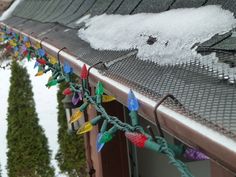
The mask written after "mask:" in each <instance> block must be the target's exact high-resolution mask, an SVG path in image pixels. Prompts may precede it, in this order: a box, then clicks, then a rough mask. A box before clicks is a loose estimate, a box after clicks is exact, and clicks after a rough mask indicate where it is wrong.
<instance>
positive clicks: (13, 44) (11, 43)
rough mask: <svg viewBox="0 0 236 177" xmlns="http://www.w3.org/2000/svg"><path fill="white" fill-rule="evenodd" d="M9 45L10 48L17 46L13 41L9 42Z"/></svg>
mask: <svg viewBox="0 0 236 177" xmlns="http://www.w3.org/2000/svg"><path fill="white" fill-rule="evenodd" d="M9 44H10V46H13V47H15V46H17V44H16V43H15V42H14V41H13V40H10V41H9Z"/></svg>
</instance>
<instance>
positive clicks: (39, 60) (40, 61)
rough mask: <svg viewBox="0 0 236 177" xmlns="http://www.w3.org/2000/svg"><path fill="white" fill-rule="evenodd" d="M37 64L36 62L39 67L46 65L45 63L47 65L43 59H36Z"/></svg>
mask: <svg viewBox="0 0 236 177" xmlns="http://www.w3.org/2000/svg"><path fill="white" fill-rule="evenodd" d="M37 62H38V63H39V64H41V65H46V63H47V61H46V60H44V59H42V58H40V59H37Z"/></svg>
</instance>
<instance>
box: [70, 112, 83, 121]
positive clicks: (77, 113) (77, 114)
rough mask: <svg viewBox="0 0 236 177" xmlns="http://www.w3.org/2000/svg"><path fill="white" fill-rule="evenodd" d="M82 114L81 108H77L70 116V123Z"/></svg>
mask: <svg viewBox="0 0 236 177" xmlns="http://www.w3.org/2000/svg"><path fill="white" fill-rule="evenodd" d="M82 116H83V112H81V110H80V109H79V110H78V111H76V112H75V113H74V114H73V115H72V116H71V118H70V123H74V122H76V121H78V120H79V119H80V118H81V117H82Z"/></svg>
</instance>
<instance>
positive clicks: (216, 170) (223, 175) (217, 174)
mask: <svg viewBox="0 0 236 177" xmlns="http://www.w3.org/2000/svg"><path fill="white" fill-rule="evenodd" d="M211 176H212V177H236V174H232V173H231V172H229V171H228V170H226V169H225V168H223V167H222V166H220V165H218V164H217V163H215V162H211Z"/></svg>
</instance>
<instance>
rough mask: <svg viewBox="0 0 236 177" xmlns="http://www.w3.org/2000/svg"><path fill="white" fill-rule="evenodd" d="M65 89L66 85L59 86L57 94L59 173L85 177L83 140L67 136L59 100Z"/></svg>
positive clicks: (74, 136)
mask: <svg viewBox="0 0 236 177" xmlns="http://www.w3.org/2000/svg"><path fill="white" fill-rule="evenodd" d="M65 88H66V84H63V83H62V84H60V86H59V91H58V94H57V100H58V123H59V132H58V142H59V150H58V153H57V155H56V159H57V161H58V165H59V167H60V170H61V173H64V174H67V175H68V176H69V177H78V176H79V177H85V176H87V173H86V160H85V148H84V138H83V137H82V136H78V135H76V134H73V133H72V134H69V133H68V131H67V128H68V127H67V120H66V114H65V109H64V107H63V103H62V102H61V100H62V99H63V98H64V95H63V94H62V92H63V90H64V89H65Z"/></svg>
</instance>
